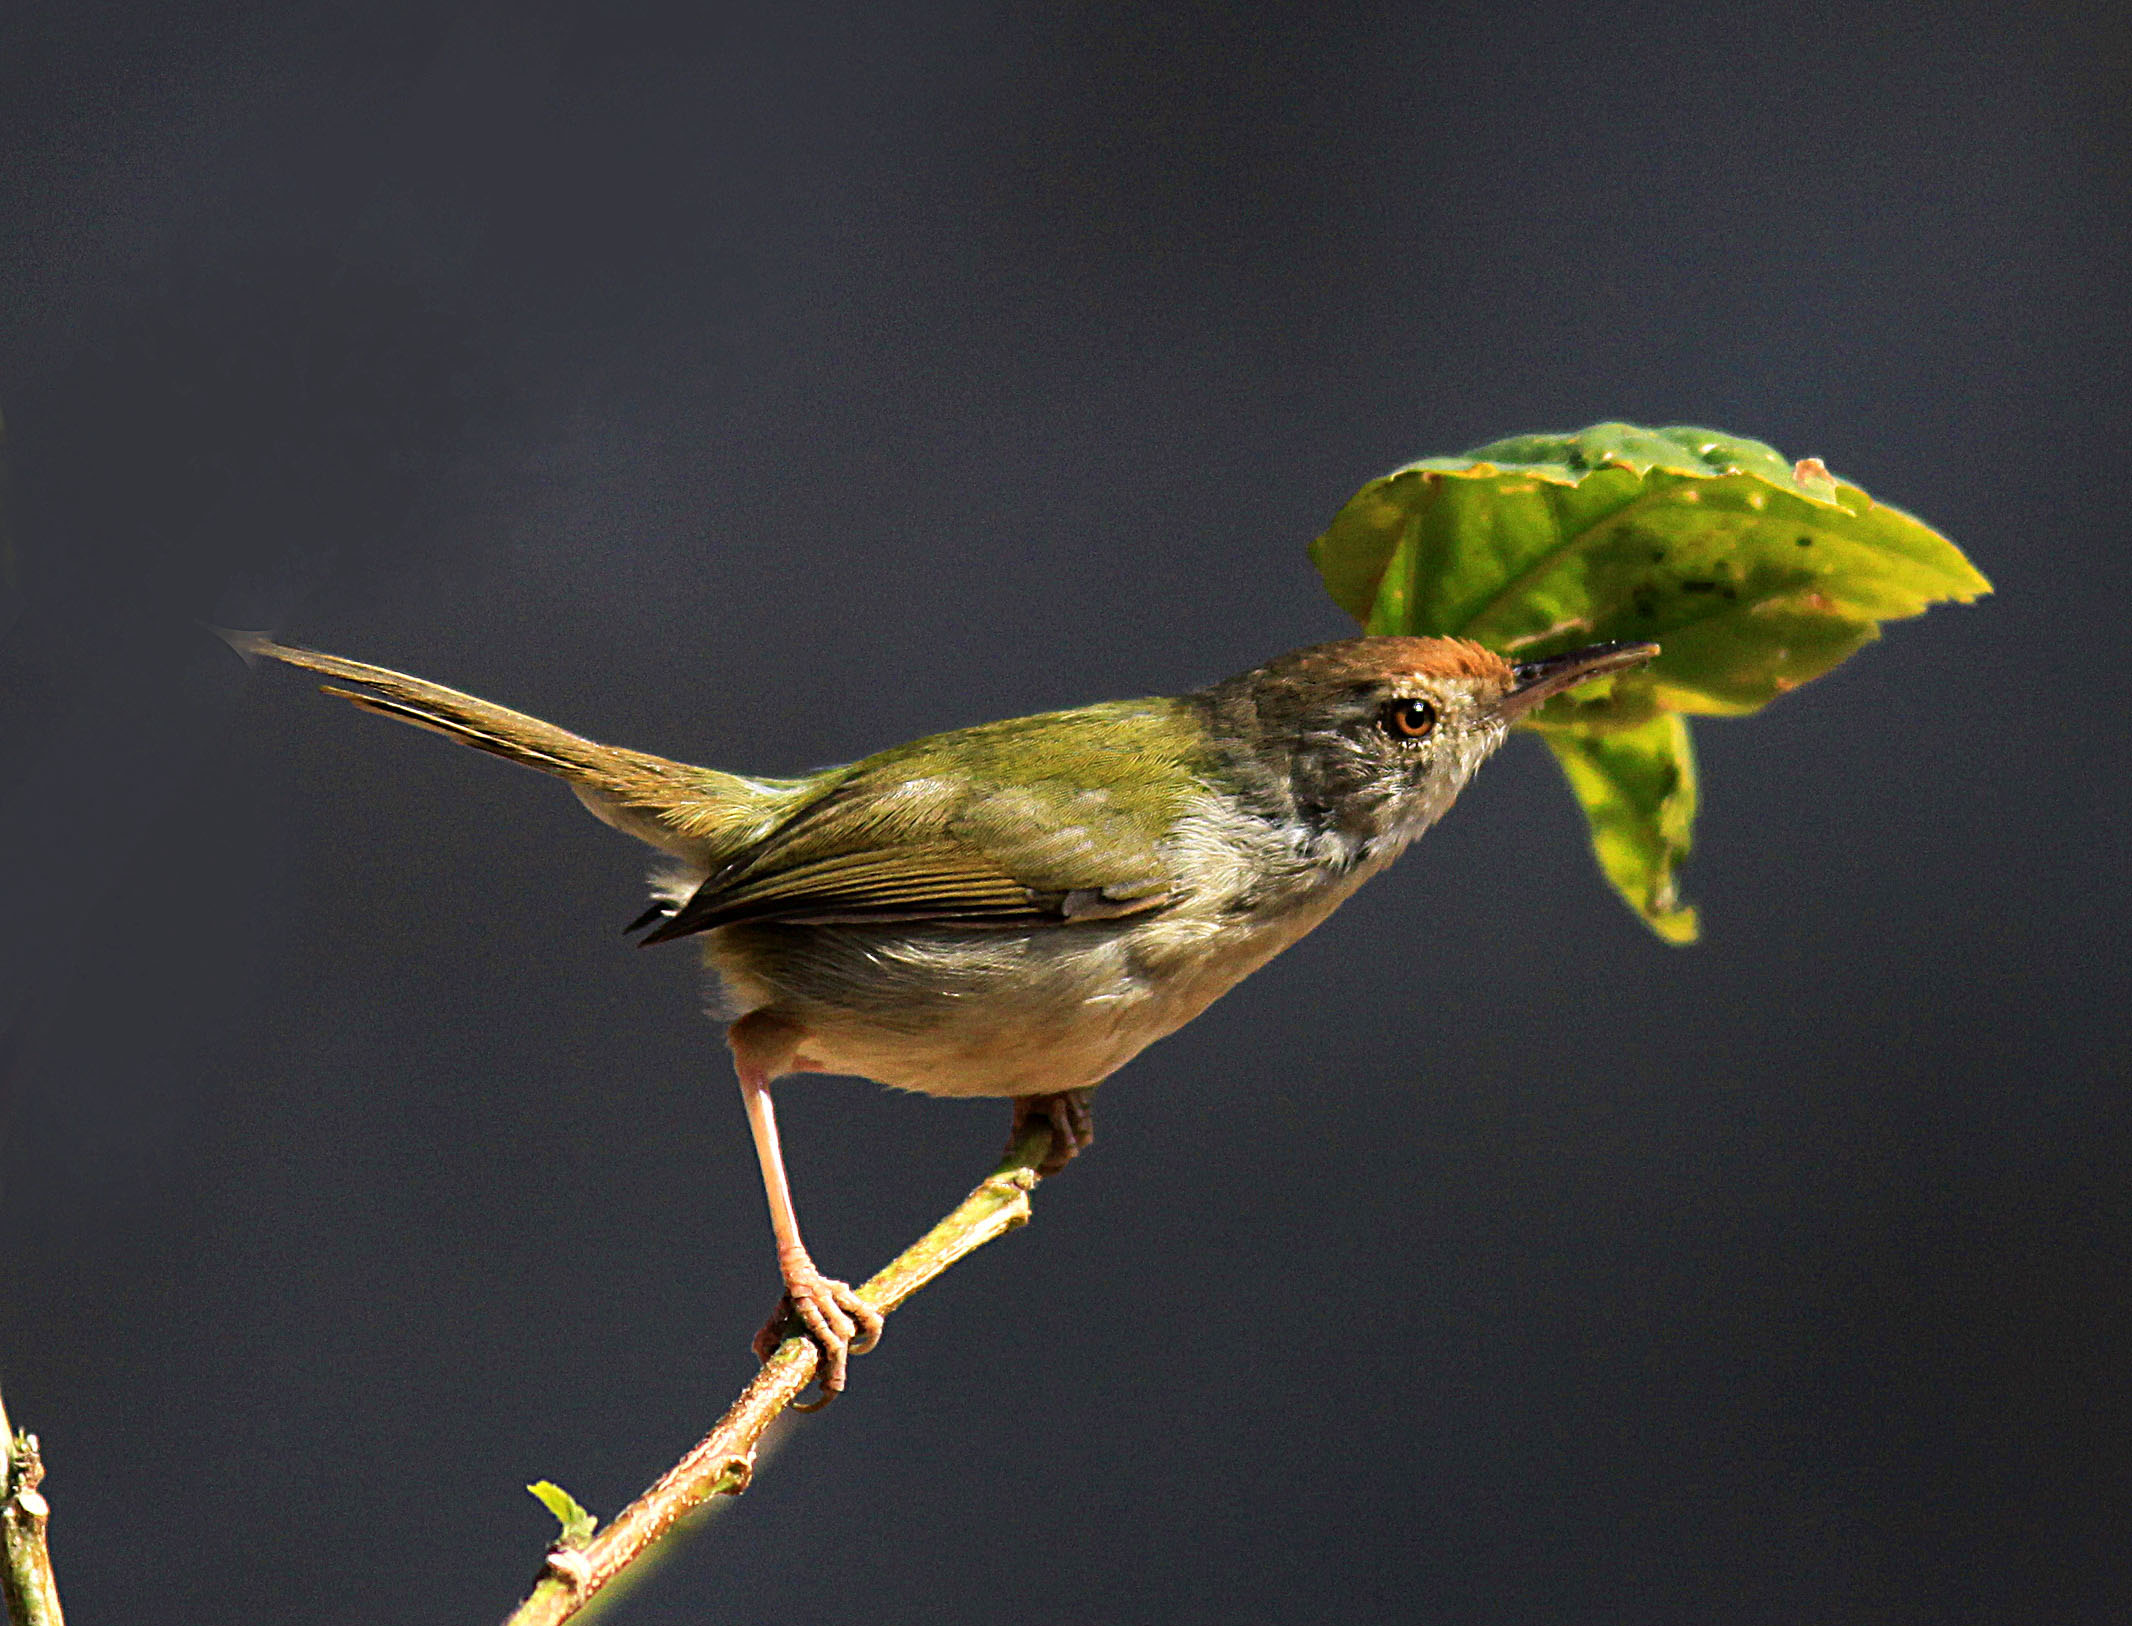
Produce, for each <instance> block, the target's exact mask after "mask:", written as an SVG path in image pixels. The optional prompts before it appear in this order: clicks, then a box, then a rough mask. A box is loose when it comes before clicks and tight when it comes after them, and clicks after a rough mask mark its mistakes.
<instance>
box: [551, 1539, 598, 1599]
mask: <svg viewBox="0 0 2132 1626" xmlns="http://www.w3.org/2000/svg"><path fill="white" fill-rule="evenodd" d="M541 1568H542V1569H543V1570H544V1571H545V1572H546V1573H548V1574H549V1575H552V1576H554V1577H555V1578H556V1579H557V1580H558V1581H561V1582H562V1583H563V1584H564V1585H565V1586H567V1587H569V1589H570V1590H571V1591H572V1592H584V1591H586V1590H587V1589H588V1588H590V1587H591V1585H592V1565H591V1564H590V1563H589V1562H588V1561H587V1560H586V1558H585V1555H584V1554H583V1553H582V1552H580V1551H578V1549H577V1548H575V1547H565V1546H564V1545H563V1544H562V1543H561V1542H557V1543H556V1544H555V1545H554V1546H553V1547H550V1548H549V1549H548V1560H547V1562H546V1563H545V1564H543V1565H542V1566H541Z"/></svg>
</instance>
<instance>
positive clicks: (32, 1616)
mask: <svg viewBox="0 0 2132 1626" xmlns="http://www.w3.org/2000/svg"><path fill="white" fill-rule="evenodd" d="M43 1482H44V1461H43V1459H42V1458H41V1457H40V1456H39V1455H38V1454H37V1436H36V1435H34V1434H22V1435H18V1434H16V1433H15V1432H14V1430H13V1428H12V1426H11V1425H10V1424H9V1423H8V1420H7V1406H6V1404H5V1403H4V1402H0V1493H4V1494H5V1497H6V1500H4V1501H0V1596H5V1597H6V1599H7V1618H8V1619H9V1620H11V1621H13V1622H14V1626H66V1621H65V1619H64V1617H62V1616H61V1614H60V1612H59V1582H58V1581H57V1580H56V1579H55V1578H54V1576H53V1574H52V1553H51V1549H50V1548H49V1547H47V1546H46V1545H45V1539H44V1530H45V1525H46V1523H47V1522H48V1521H49V1520H50V1518H51V1516H52V1509H51V1504H49V1503H48V1502H46V1501H45V1499H44V1493H43V1492H42V1491H40V1490H38V1488H37V1487H38V1486H39V1485H40V1484H42V1483H43Z"/></svg>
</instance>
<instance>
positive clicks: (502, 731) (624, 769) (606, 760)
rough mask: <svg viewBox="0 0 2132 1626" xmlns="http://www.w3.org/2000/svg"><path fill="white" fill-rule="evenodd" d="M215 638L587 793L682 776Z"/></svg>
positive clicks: (426, 695) (353, 670) (238, 635)
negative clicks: (336, 682)
mask: <svg viewBox="0 0 2132 1626" xmlns="http://www.w3.org/2000/svg"><path fill="white" fill-rule="evenodd" d="M217 630H218V631H220V629H217ZM220 636H221V637H222V638H223V639H224V640H225V641H227V642H228V644H229V645H230V647H231V648H232V649H234V650H236V651H237V653H238V654H240V655H242V656H243V657H244V658H245V659H246V660H248V661H249V660H256V659H259V658H261V657H264V658H266V659H269V660H276V661H280V662H282V663H283V664H284V665H287V666H300V667H302V668H304V670H306V671H310V672H321V673H323V674H325V675H326V676H327V677H333V678H339V679H340V680H341V681H342V682H344V683H349V684H355V685H359V687H356V688H346V689H343V688H337V687H335V686H333V685H332V684H323V685H321V687H322V688H323V689H324V691H325V692H326V693H327V694H330V695H338V696H339V697H340V698H341V699H343V700H352V701H353V702H354V703H355V704H356V705H358V706H360V707H362V708H363V710H365V711H370V712H376V713H377V714H378V715H379V716H380V717H392V718H396V719H398V720H399V721H400V722H403V723H413V724H414V725H415V726H416V727H417V728H426V729H430V730H431V731H433V732H435V733H438V734H442V735H444V736H445V737H446V738H448V739H454V740H457V741H459V742H460V743H461V744H462V745H471V746H473V747H474V748H475V749H476V750H477V751H487V752H489V753H490V754H491V755H492V756H499V757H503V758H504V759H505V760H507V761H510V762H516V763H519V764H520V765H522V766H524V767H528V768H537V769H539V770H540V771H541V772H542V773H550V774H555V775H557V776H558V777H560V778H563V779H567V780H569V781H570V782H571V783H573V784H576V785H580V786H583V787H584V788H586V789H588V790H593V791H599V792H603V793H606V794H608V795H618V796H623V797H633V796H634V795H636V794H638V793H641V792H642V791H644V790H646V789H648V788H650V786H651V785H652V784H656V783H662V782H664V783H670V782H672V781H674V780H675V779H677V778H678V776H679V775H681V774H682V773H683V772H684V771H685V770H684V769H683V768H682V765H681V764H679V763H674V762H668V761H666V760H665V759H664V758H661V757H654V756H647V755H646V754H644V753H643V752H641V751H624V750H620V749H617V748H616V747H614V746H611V745H600V744H598V743H596V742H595V741H592V740H588V739H585V738H584V737H582V736H581V735H577V734H572V733H571V732H570V731H569V730H568V729H562V728H557V727H556V726H555V725H554V724H553V723H544V722H542V721H541V720H540V719H539V718H538V717H529V716H527V715H526V714H525V713H524V712H522V711H512V710H511V709H510V708H509V707H506V706H498V705H492V704H490V703H489V702H488V701H486V700H480V699H477V698H475V697H474V696H473V695H470V694H461V693H460V692H459V691H458V690H457V689H447V688H445V687H444V685H443V684H441V683H429V682H425V681H424V680H423V679H421V678H418V677H410V676H408V675H407V674H406V673H405V672H395V671H393V670H391V669H390V668H389V667H383V666H372V665H370V664H369V663H368V662H367V661H351V660H344V659H342V658H341V657H340V656H338V655H327V654H323V653H321V652H320V651H318V650H315V649H299V648H296V647H295V646H293V645H290V644H277V643H276V642H274V640H273V639H271V638H269V637H267V636H266V635H265V634H264V633H256V632H221V633H220Z"/></svg>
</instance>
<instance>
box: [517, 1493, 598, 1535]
mask: <svg viewBox="0 0 2132 1626" xmlns="http://www.w3.org/2000/svg"><path fill="white" fill-rule="evenodd" d="M526 1489H527V1490H529V1491H531V1492H532V1493H533V1495H534V1496H535V1497H537V1498H538V1499H539V1501H540V1505H541V1506H542V1507H544V1508H546V1509H547V1510H548V1511H549V1512H550V1513H552V1514H554V1515H555V1519H556V1522H557V1523H558V1524H560V1525H561V1526H562V1527H563V1533H562V1535H561V1536H560V1537H559V1538H558V1539H559V1540H560V1541H561V1543H562V1545H563V1546H565V1547H571V1548H576V1547H583V1546H584V1545H586V1543H588V1542H590V1541H591V1540H592V1532H593V1531H595V1530H597V1529H598V1528H599V1527H600V1521H599V1520H598V1519H595V1518H594V1517H593V1516H592V1515H591V1514H590V1513H587V1512H586V1511H585V1510H584V1509H583V1508H582V1507H580V1506H578V1502H577V1498H576V1497H575V1496H572V1495H571V1494H570V1493H569V1492H568V1491H566V1490H564V1489H563V1488H562V1486H560V1485H558V1484H556V1483H555V1482H554V1481H553V1480H551V1479H543V1480H541V1481H540V1482H539V1483H538V1484H535V1485H528V1486H527V1487H526Z"/></svg>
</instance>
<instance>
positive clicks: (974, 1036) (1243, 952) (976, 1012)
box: [705, 871, 1369, 1096]
mask: <svg viewBox="0 0 2132 1626" xmlns="http://www.w3.org/2000/svg"><path fill="white" fill-rule="evenodd" d="M1368 873H1369V871H1356V872H1353V873H1351V874H1349V875H1348V876H1346V877H1343V878H1342V879H1340V880H1338V881H1335V882H1331V883H1328V884H1327V885H1324V886H1322V887H1319V888H1315V889H1313V890H1312V892H1311V893H1310V894H1309V895H1307V896H1306V897H1305V898H1303V899H1301V900H1299V901H1298V902H1297V903H1295V904H1294V905H1292V906H1290V907H1289V908H1287V909H1284V910H1282V911H1281V912H1279V913H1278V914H1276V915H1274V916H1272V917H1270V918H1260V919H1257V920H1254V921H1253V922H1252V923H1250V924H1248V925H1242V924H1237V923H1235V922H1233V921H1228V922H1224V921H1220V920H1215V919H1206V918H1195V917H1194V916H1192V915H1190V914H1188V913H1183V912H1172V913H1169V914H1165V915H1161V916H1158V917H1155V918H1152V919H1148V920H1141V921H1119V922H1115V923H1103V924H1096V923H1090V924H1085V925H1073V926H1058V927H1051V928H1048V929H1045V930H1042V931H1036V932H1019V931H993V932H984V931H957V932H948V931H942V930H939V929H937V928H924V927H917V926H811V927H795V926H747V927H726V928H721V929H719V930H717V931H714V932H711V933H710V934H708V941H707V943H706V954H705V957H706V959H707V961H708V962H709V964H710V965H711V966H712V968H713V969H714V970H715V971H716V972H717V973H718V975H719V978H720V980H721V982H722V983H723V985H724V988H725V992H726V995H727V1001H728V1003H729V1005H730V1007H731V1014H732V1015H734V1016H741V1015H745V1014H749V1013H753V1012H762V1013H764V1014H765V1015H770V1016H775V1017H778V1018H780V1019H782V1021H783V1022H784V1023H785V1024H788V1025H790V1026H791V1027H792V1028H794V1029H796V1030H797V1032H798V1034H799V1039H798V1044H797V1049H796V1051H795V1053H794V1055H793V1057H792V1059H791V1061H790V1063H789V1064H788V1065H787V1066H786V1068H785V1070H786V1071H788V1072H816V1073H843V1074H850V1075H854V1076H856V1077H860V1078H870V1079H874V1080H876V1081H878V1082H880V1083H883V1084H890V1085H894V1086H896V1087H898V1088H901V1089H907V1090H918V1091H922V1092H923V1093H925V1094H927V1095H946V1096H1012V1095H1041V1094H1047V1093H1049V1092H1051V1091H1055V1090H1064V1089H1074V1088H1079V1087H1082V1086H1085V1085H1090V1084H1095V1083H1098V1082H1100V1081H1101V1080H1103V1079H1105V1078H1107V1077H1109V1076H1110V1075H1111V1074H1112V1073H1114V1072H1116V1071H1117V1070H1118V1069H1119V1068H1120V1067H1122V1066H1124V1065H1125V1063H1126V1062H1128V1061H1130V1060H1131V1059H1132V1058H1133V1057H1134V1056H1136V1055H1138V1054H1139V1053H1140V1052H1141V1051H1142V1050H1144V1049H1145V1048H1146V1047H1147V1046H1149V1045H1151V1044H1153V1043H1154V1042H1155V1041H1156V1040H1157V1039H1160V1038H1162V1037H1164V1036H1165V1035H1166V1034H1170V1033H1174V1032H1175V1031H1176V1030H1177V1029H1178V1028H1180V1027H1182V1026H1184V1024H1185V1023H1187V1022H1189V1021H1190V1020H1191V1019H1192V1018H1193V1017H1195V1016H1197V1015H1198V1014H1199V1013H1200V1012H1201V1011H1203V1010H1205V1009H1206V1008H1207V1006H1209V1005H1211V1004H1212V1003H1213V1002H1214V1001H1215V1000H1216V999H1218V998H1220V997H1221V996H1222V995H1223V994H1225V993H1226V992H1228V991H1229V989H1231V988H1233V987H1234V986H1236V984H1237V983H1238V982H1240V981H1242V980H1243V978H1245V977H1247V976H1249V975H1250V974H1251V973H1252V972H1253V971H1256V970H1257V969H1258V968H1259V967H1260V966H1262V965H1264V964H1265V963H1266V962H1267V961H1268V960H1270V959H1272V958H1273V957H1274V955H1276V954H1278V953H1279V952H1280V951H1281V950H1282V949H1284V948H1286V947H1287V946H1288V945H1289V944H1291V943H1293V942H1295V941H1296V940H1297V939H1298V938H1300V937H1301V936H1303V935H1304V933H1306V932H1308V931H1309V930H1311V928H1313V927H1314V926H1316V925H1317V924H1318V923H1319V922H1320V921H1322V920H1323V919H1324V918H1325V917H1326V916H1327V915H1329V914H1330V913H1332V911H1333V910H1334V909H1335V908H1337V907H1338V906H1339V905H1340V903H1341V902H1342V901H1344V900H1345V899H1346V898H1347V896H1348V895H1349V894H1350V893H1351V892H1353V891H1354V889H1355V888H1356V887H1357V886H1359V885H1360V884H1361V883H1362V881H1363V880H1364V879H1366V878H1367V874H1368Z"/></svg>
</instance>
